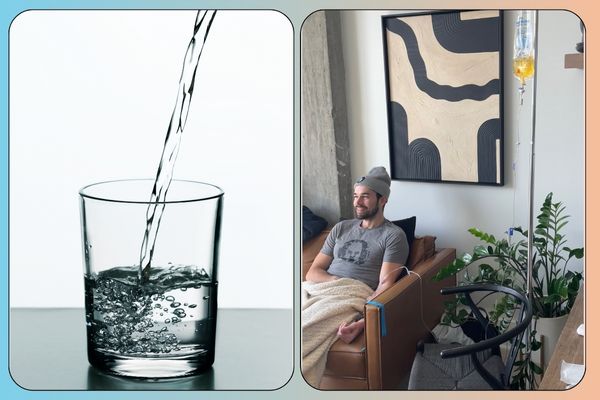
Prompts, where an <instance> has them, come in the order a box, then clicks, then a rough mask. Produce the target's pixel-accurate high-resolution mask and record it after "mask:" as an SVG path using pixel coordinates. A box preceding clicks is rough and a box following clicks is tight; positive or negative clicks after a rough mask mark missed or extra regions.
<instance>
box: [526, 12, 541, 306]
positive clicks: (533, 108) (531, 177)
mask: <svg viewBox="0 0 600 400" xmlns="http://www.w3.org/2000/svg"><path fill="white" fill-rule="evenodd" d="M538 16H539V11H538V10H535V13H534V24H533V26H534V29H535V35H534V41H533V43H534V47H533V48H534V49H535V50H534V51H535V57H534V71H535V74H534V76H533V93H532V96H531V147H530V154H529V223H528V229H527V297H528V299H529V301H531V300H532V273H533V232H534V229H535V226H534V214H535V210H534V197H535V196H534V188H535V122H536V97H537V81H538V80H537V77H538V58H539V49H538Z"/></svg>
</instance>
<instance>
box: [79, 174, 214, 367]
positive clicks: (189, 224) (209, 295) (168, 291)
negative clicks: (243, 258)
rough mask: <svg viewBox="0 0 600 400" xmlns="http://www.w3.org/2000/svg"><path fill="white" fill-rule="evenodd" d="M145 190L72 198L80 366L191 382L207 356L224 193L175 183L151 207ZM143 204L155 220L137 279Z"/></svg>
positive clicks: (112, 189) (90, 192) (123, 188)
mask: <svg viewBox="0 0 600 400" xmlns="http://www.w3.org/2000/svg"><path fill="white" fill-rule="evenodd" d="M153 184H154V182H153V181H152V180H142V179H140V180H122V181H111V182H102V183H96V184H92V185H89V186H86V187H84V188H83V189H81V191H80V192H79V194H80V210H81V230H82V244H83V254H84V264H85V265H84V268H85V273H84V281H85V309H86V324H87V342H88V360H89V362H90V364H92V365H93V366H94V367H96V368H99V369H100V370H103V371H106V372H109V373H112V374H116V375H121V376H132V377H140V378H166V377H177V376H186V375H192V374H195V373H199V372H201V371H202V370H205V369H207V368H209V367H210V366H211V365H212V363H213V361H214V357H215V333H216V321H217V270H218V268H217V265H218V251H219V238H220V229H221V212H222V204H223V191H222V190H221V189H220V188H218V187H216V186H214V185H210V184H206V183H200V182H192V181H181V180H173V181H172V182H171V185H170V187H169V191H168V195H167V197H166V200H165V201H164V202H157V203H151V202H150V201H149V200H148V199H150V194H151V193H152V187H153ZM149 207H152V208H151V209H152V210H154V211H155V212H154V213H152V212H151V213H149V214H148V215H153V218H154V221H153V223H157V221H158V214H159V213H160V212H161V211H162V218H161V219H160V225H159V230H158V234H157V236H156V241H155V243H154V251H153V253H152V257H151V264H150V267H149V268H145V269H144V271H143V272H142V269H141V268H140V259H141V246H142V241H143V239H144V233H145V231H146V226H147V211H148V210H149ZM154 207H156V208H154ZM151 245H152V243H149V246H151Z"/></svg>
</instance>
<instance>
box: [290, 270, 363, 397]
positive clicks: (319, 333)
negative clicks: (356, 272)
mask: <svg viewBox="0 0 600 400" xmlns="http://www.w3.org/2000/svg"><path fill="white" fill-rule="evenodd" d="M372 293H373V289H371V288H370V287H369V286H368V285H366V284H365V283H363V282H360V281H357V280H355V279H350V278H340V279H337V280H335V281H331V282H321V283H314V282H309V281H305V282H302V374H303V375H304V379H306V381H307V382H308V383H309V384H310V385H311V386H313V387H315V388H318V387H319V384H320V382H321V378H322V377H323V372H324V371H325V364H326V362H327V352H328V351H329V348H330V347H331V345H333V343H334V342H335V340H336V338H337V330H338V327H339V326H340V324H341V323H342V322H350V321H352V320H353V319H354V317H356V314H357V313H362V312H363V310H364V306H365V301H366V298H367V297H369V296H370V295H371V294H372Z"/></svg>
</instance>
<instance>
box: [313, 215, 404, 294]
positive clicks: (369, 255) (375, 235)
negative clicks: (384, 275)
mask: <svg viewBox="0 0 600 400" xmlns="http://www.w3.org/2000/svg"><path fill="white" fill-rule="evenodd" d="M360 223H361V220H359V219H353V220H347V221H342V222H339V223H338V224H336V225H335V226H334V227H333V229H332V230H331V232H330V233H329V235H328V236H327V240H325V244H324V245H323V248H322V249H321V253H323V254H326V255H328V256H330V257H333V261H332V262H331V265H330V266H329V268H328V269H327V272H328V273H330V274H331V275H336V276H339V277H342V278H353V279H358V280H359V281H362V282H364V283H366V284H367V285H369V286H370V287H372V288H373V289H376V288H377V285H378V284H379V272H380V270H381V265H382V264H383V263H384V262H391V263H395V264H400V265H405V263H406V259H407V257H408V242H407V241H406V235H405V234H404V231H403V230H402V229H401V228H399V227H397V226H396V225H394V224H393V223H392V222H390V221H388V220H385V222H384V223H383V224H381V225H380V226H378V227H377V228H373V229H364V228H361V226H360Z"/></svg>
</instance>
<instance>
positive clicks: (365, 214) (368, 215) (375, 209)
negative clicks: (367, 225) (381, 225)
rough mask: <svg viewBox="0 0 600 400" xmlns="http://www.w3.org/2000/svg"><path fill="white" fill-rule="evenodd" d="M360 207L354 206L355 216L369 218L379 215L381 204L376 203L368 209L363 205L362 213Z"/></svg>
mask: <svg viewBox="0 0 600 400" xmlns="http://www.w3.org/2000/svg"><path fill="white" fill-rule="evenodd" d="M357 208H358V207H354V217H355V218H357V219H369V218H372V217H374V216H375V215H377V213H378V212H379V205H376V206H375V207H373V208H371V209H368V208H366V207H362V208H361V210H364V211H361V213H360V214H359V213H358V211H357Z"/></svg>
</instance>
